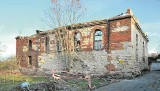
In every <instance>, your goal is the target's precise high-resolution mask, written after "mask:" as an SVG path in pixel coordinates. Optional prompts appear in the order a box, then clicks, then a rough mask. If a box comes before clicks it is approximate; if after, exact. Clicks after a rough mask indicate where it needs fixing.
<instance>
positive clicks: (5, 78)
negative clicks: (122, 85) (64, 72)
mask: <svg viewBox="0 0 160 91" xmlns="http://www.w3.org/2000/svg"><path fill="white" fill-rule="evenodd" d="M47 81H49V79H48V78H46V77H31V76H25V75H15V74H0V91H2V90H7V89H11V88H13V87H17V86H19V85H20V84H22V83H23V82H29V83H31V84H32V83H38V82H47Z"/></svg>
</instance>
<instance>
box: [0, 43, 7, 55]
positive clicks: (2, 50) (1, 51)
mask: <svg viewBox="0 0 160 91" xmlns="http://www.w3.org/2000/svg"><path fill="white" fill-rule="evenodd" d="M5 50H6V46H5V45H3V44H2V43H1V42H0V55H1V54H2V53H3V52H5Z"/></svg>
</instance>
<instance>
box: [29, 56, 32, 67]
mask: <svg viewBox="0 0 160 91" xmlns="http://www.w3.org/2000/svg"><path fill="white" fill-rule="evenodd" d="M28 59H29V65H32V56H28Z"/></svg>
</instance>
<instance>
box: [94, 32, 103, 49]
mask: <svg viewBox="0 0 160 91" xmlns="http://www.w3.org/2000/svg"><path fill="white" fill-rule="evenodd" d="M101 49H102V31H101V30H99V29H97V30H96V31H95V33H94V50H101Z"/></svg>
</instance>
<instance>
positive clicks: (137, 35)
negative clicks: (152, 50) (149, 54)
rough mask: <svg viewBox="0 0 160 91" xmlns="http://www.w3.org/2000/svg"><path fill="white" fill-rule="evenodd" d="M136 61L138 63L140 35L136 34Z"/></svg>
mask: <svg viewBox="0 0 160 91" xmlns="http://www.w3.org/2000/svg"><path fill="white" fill-rule="evenodd" d="M136 61H138V34H136Z"/></svg>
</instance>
